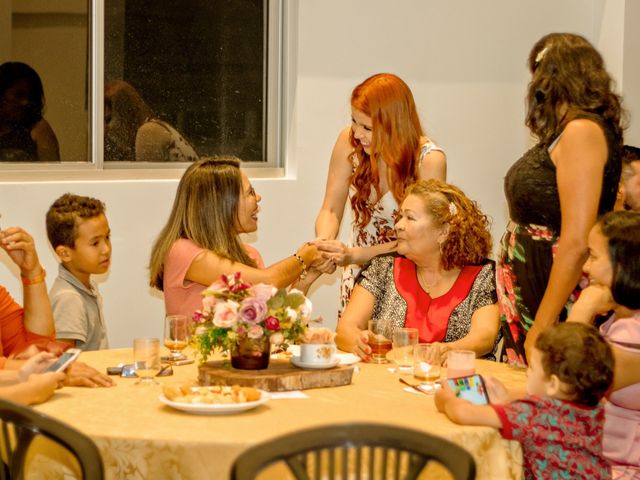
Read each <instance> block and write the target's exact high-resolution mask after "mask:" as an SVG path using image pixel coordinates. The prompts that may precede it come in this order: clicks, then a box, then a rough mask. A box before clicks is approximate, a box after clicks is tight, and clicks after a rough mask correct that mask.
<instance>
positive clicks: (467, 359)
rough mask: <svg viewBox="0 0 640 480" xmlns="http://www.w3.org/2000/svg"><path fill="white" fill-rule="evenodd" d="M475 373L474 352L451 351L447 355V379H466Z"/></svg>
mask: <svg viewBox="0 0 640 480" xmlns="http://www.w3.org/2000/svg"><path fill="white" fill-rule="evenodd" d="M474 373H476V352H474V351H472V350H451V351H449V352H448V353H447V377H448V378H460V377H468V376H469V375H473V374H474Z"/></svg>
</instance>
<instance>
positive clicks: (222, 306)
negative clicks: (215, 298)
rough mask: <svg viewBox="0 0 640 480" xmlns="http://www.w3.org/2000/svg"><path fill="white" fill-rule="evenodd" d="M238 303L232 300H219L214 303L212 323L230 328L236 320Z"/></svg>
mask: <svg viewBox="0 0 640 480" xmlns="http://www.w3.org/2000/svg"><path fill="white" fill-rule="evenodd" d="M239 306H240V305H238V304H237V303H236V302H234V301H231V300H229V301H227V302H220V303H218V304H216V309H215V313H214V314H213V324H214V325H215V326H216V327H220V328H231V327H233V326H234V325H235V324H236V322H237V321H238V319H237V315H238V307H239Z"/></svg>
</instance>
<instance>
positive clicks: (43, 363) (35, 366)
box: [18, 352, 56, 382]
mask: <svg viewBox="0 0 640 480" xmlns="http://www.w3.org/2000/svg"><path fill="white" fill-rule="evenodd" d="M55 360H56V356H55V355H54V354H53V353H49V352H39V353H36V354H35V355H32V356H31V357H30V358H29V359H28V360H27V361H26V362H25V363H24V364H23V365H22V366H21V367H20V369H19V370H18V377H19V378H20V380H21V381H23V382H24V381H26V380H27V379H28V378H29V376H31V375H32V374H34V373H42V372H44V371H45V370H46V369H47V367H49V365H51V364H52V363H53V362H55Z"/></svg>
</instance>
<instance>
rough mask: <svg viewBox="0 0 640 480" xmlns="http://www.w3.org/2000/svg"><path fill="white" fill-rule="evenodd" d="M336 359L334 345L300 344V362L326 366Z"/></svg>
mask: <svg viewBox="0 0 640 480" xmlns="http://www.w3.org/2000/svg"><path fill="white" fill-rule="evenodd" d="M335 358H336V344H335V343H302V344H301V345H300V361H301V362H303V363H317V364H327V363H331V362H333V361H334V360H335Z"/></svg>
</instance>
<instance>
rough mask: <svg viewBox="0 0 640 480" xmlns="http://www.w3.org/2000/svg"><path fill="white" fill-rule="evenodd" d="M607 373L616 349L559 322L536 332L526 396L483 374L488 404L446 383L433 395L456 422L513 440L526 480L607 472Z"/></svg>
mask: <svg viewBox="0 0 640 480" xmlns="http://www.w3.org/2000/svg"><path fill="white" fill-rule="evenodd" d="M612 380H613V354H612V352H611V348H610V347H609V345H608V344H607V342H606V341H605V340H604V338H602V336H601V335H600V334H599V333H598V331H597V330H596V329H595V328H593V327H591V326H589V325H584V324H578V323H562V324H559V325H556V326H555V327H552V328H550V329H548V330H545V331H544V332H543V333H541V334H540V336H539V337H538V338H537V339H536V344H535V348H534V350H533V352H532V356H531V358H530V359H529V369H528V371H527V391H526V395H521V394H518V393H516V392H511V393H508V392H507V391H506V389H505V388H504V386H503V385H502V384H501V383H500V382H498V381H497V380H495V379H490V378H488V379H486V384H487V391H488V393H489V397H490V399H491V402H492V403H491V405H474V404H472V403H470V402H468V401H466V400H463V399H461V398H457V397H456V395H455V393H454V391H453V390H452V389H451V387H450V386H449V384H448V383H447V382H443V388H442V389H440V390H439V391H438V392H437V393H436V397H435V400H436V406H437V408H438V410H439V411H440V412H443V413H445V414H446V415H447V416H448V417H449V418H450V419H451V420H453V421H454V422H456V423H459V424H463V425H485V426H492V427H496V428H499V429H500V432H501V434H502V436H503V437H504V438H506V439H510V440H518V441H519V442H520V443H521V444H522V450H523V456H524V462H523V465H524V471H525V478H527V479H540V478H545V479H556V478H557V479H564V478H571V479H589V480H596V479H605V478H611V472H610V467H609V465H608V462H607V460H606V459H605V458H604V456H603V452H602V440H603V425H604V407H603V405H602V404H601V403H600V400H601V399H602V398H603V397H604V394H605V392H606V391H607V390H608V388H609V387H610V385H611V382H612ZM522 393H524V392H522ZM513 398H519V399H517V400H512V399H513Z"/></svg>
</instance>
